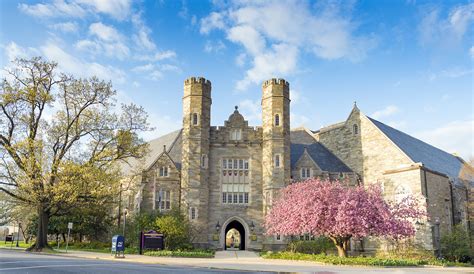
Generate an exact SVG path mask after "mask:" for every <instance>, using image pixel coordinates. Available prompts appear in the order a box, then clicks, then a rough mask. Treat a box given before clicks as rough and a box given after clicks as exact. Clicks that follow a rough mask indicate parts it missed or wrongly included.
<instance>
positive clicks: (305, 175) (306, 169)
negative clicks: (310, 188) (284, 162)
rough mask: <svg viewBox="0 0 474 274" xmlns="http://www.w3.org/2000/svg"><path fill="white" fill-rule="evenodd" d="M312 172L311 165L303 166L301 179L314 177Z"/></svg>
mask: <svg viewBox="0 0 474 274" xmlns="http://www.w3.org/2000/svg"><path fill="white" fill-rule="evenodd" d="M311 173H313V172H312V170H311V168H309V167H302V168H301V171H300V175H301V179H308V178H311V177H312V176H311Z"/></svg>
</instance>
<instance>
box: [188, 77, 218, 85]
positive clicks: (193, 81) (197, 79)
mask: <svg viewBox="0 0 474 274" xmlns="http://www.w3.org/2000/svg"><path fill="white" fill-rule="evenodd" d="M192 84H205V85H209V86H211V81H209V80H207V79H206V78H204V77H189V78H188V79H186V80H184V85H192Z"/></svg>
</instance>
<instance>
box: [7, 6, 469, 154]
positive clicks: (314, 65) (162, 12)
mask: <svg viewBox="0 0 474 274" xmlns="http://www.w3.org/2000/svg"><path fill="white" fill-rule="evenodd" d="M0 9H1V10H0V17H1V18H0V24H1V25H0V27H1V33H0V47H1V49H2V54H1V60H0V66H1V67H5V66H8V64H9V62H10V61H11V60H12V59H14V58H15V57H19V56H20V57H21V56H22V57H25V56H34V55H42V56H45V58H47V59H51V60H55V61H57V62H59V65H60V68H61V70H62V71H65V72H68V73H73V74H75V75H77V76H81V77H88V76H91V75H97V76H99V77H100V78H103V79H106V80H111V81H112V82H113V85H114V87H115V88H116V89H117V91H118V94H119V97H118V100H119V101H120V102H135V103H137V104H140V105H142V106H144V107H145V109H146V110H147V111H148V113H149V114H150V122H151V124H152V126H154V127H155V128H156V129H155V131H153V132H149V133H147V134H146V135H145V136H144V137H145V138H147V139H150V138H154V137H157V136H159V135H160V134H163V133H166V132H169V131H171V130H174V129H177V128H179V127H180V125H181V98H182V92H183V91H182V88H183V81H184V79H185V78H187V77H189V76H204V77H206V78H207V79H209V80H211V81H212V85H213V94H212V95H213V105H212V124H213V125H222V124H223V122H224V120H225V119H227V117H228V116H229V114H231V113H232V111H233V109H234V108H233V106H234V105H239V106H240V108H239V109H240V111H241V112H242V113H243V114H244V116H245V117H246V118H247V119H248V120H249V121H250V124H252V125H259V124H261V122H260V119H261V118H260V98H261V89H260V85H261V82H262V81H263V80H265V79H268V78H271V77H279V78H285V79H286V80H288V81H289V82H290V87H291V94H292V105H291V115H292V127H298V126H301V125H304V126H306V127H308V128H310V129H318V128H320V127H321V126H325V125H329V124H332V123H336V122H339V121H342V120H344V119H345V118H346V117H347V115H348V114H349V112H350V111H351V108H352V105H353V102H354V101H357V104H358V106H359V108H360V109H361V110H362V111H363V112H364V113H365V114H367V115H369V116H371V117H373V118H376V119H378V120H380V121H382V122H384V123H386V124H389V125H392V126H394V127H395V128H398V129H400V130H402V131H405V132H407V133H409V134H411V135H413V136H415V137H418V138H421V139H422V140H424V141H427V142H429V143H431V144H433V145H436V146H438V147H440V148H442V149H445V150H446V151H448V152H457V153H458V154H460V155H461V156H463V157H465V158H471V157H473V156H474V151H473V150H474V148H473V140H474V136H473V135H474V111H473V108H474V99H473V61H474V42H473V37H474V27H473V21H474V3H473V2H472V1H435V2H432V1H415V0H412V1H375V0H374V1H361V2H359V1H298V2H294V1H288V2H286V1H265V2H263V1H234V2H227V1H184V0H183V1H129V0H116V1H112V0H108V1H100V0H69V1H66V0H56V1H1V2H0Z"/></svg>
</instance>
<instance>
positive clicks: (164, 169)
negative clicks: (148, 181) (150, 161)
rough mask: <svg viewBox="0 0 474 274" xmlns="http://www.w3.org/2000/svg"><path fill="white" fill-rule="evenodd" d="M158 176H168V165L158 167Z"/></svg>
mask: <svg viewBox="0 0 474 274" xmlns="http://www.w3.org/2000/svg"><path fill="white" fill-rule="evenodd" d="M160 177H168V167H167V166H162V167H160Z"/></svg>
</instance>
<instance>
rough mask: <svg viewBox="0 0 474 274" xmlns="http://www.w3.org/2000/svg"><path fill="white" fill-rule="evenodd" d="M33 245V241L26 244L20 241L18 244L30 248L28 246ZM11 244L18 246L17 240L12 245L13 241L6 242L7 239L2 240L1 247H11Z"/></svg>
mask: <svg viewBox="0 0 474 274" xmlns="http://www.w3.org/2000/svg"><path fill="white" fill-rule="evenodd" d="M31 245H32V244H31V243H29V244H25V242H24V241H19V242H18V246H19V247H22V248H28V247H30V246H31ZM11 246H13V247H16V241H15V242H13V245H12V243H11V242H7V243H5V241H1V242H0V248H9V247H11Z"/></svg>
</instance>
